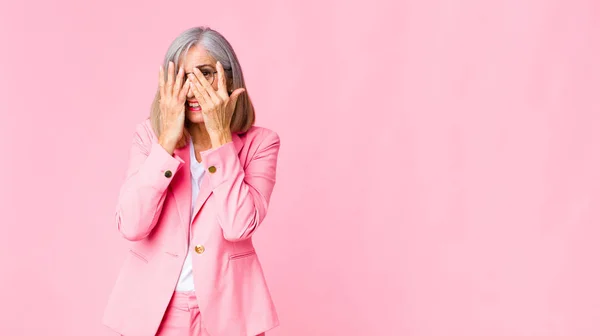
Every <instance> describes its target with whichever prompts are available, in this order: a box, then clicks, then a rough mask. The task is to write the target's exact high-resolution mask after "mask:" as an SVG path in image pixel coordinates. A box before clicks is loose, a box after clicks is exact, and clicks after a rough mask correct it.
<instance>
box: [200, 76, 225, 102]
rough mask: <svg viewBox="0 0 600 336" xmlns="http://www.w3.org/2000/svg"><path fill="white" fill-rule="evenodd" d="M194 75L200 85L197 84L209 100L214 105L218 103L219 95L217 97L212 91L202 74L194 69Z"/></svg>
mask: <svg viewBox="0 0 600 336" xmlns="http://www.w3.org/2000/svg"><path fill="white" fill-rule="evenodd" d="M194 74H195V75H196V78H197V79H198V80H199V81H200V83H199V84H200V86H201V87H203V88H204V90H205V91H206V93H207V94H208V96H209V97H210V98H211V100H212V101H213V102H214V103H218V102H219V99H220V98H219V95H217V93H216V92H215V90H214V89H213V87H212V85H211V84H210V83H209V82H208V81H207V80H206V78H204V75H203V74H202V72H200V70H198V69H197V68H195V69H194Z"/></svg>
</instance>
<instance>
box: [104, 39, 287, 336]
mask: <svg viewBox="0 0 600 336" xmlns="http://www.w3.org/2000/svg"><path fill="white" fill-rule="evenodd" d="M253 124H254V109H253V107H252V103H251V101H250V98H249V96H248V93H247V91H246V90H245V84H244V77H243V75H242V70H241V67H240V64H239V62H238V59H237V57H236V55H235V53H234V51H233V49H232V47H231V45H230V44H229V43H228V42H227V40H226V39H225V38H224V37H223V36H222V35H221V34H219V33H218V32H216V31H214V30H211V29H209V28H203V27H198V28H192V29H189V30H187V31H185V32H183V33H182V34H181V35H180V36H178V37H177V38H176V39H175V41H173V43H172V44H171V46H170V47H169V50H168V51H167V54H166V57H165V60H164V66H161V67H160V74H159V89H158V91H157V94H156V97H155V99H154V102H153V104H152V111H151V114H150V118H149V119H147V120H146V121H144V122H142V123H140V124H139V125H137V128H136V132H135V136H134V138H133V143H132V145H131V151H130V159H129V166H128V169H127V173H126V176H127V177H126V179H125V182H124V183H123V185H122V187H121V189H120V193H119V197H118V205H117V211H116V221H117V225H118V229H119V231H120V232H121V234H122V235H123V236H124V237H125V238H126V239H128V240H130V241H131V242H132V244H131V248H130V250H129V253H128V254H127V257H126V259H125V261H124V265H123V266H122V268H121V271H120V274H119V277H118V279H117V281H116V284H115V287H114V288H113V291H112V293H111V295H110V298H109V302H108V306H107V308H106V311H105V314H104V318H103V322H104V324H105V325H107V326H108V327H110V328H112V329H113V330H114V331H116V332H118V333H119V334H121V335H125V336H149V335H165V336H166V335H169V336H170V335H194V336H196V335H201V336H205V335H211V336H240V335H244V336H246V335H248V336H249V335H252V336H254V335H262V334H263V333H264V332H265V331H267V330H269V329H271V328H273V327H275V326H277V325H278V323H279V322H278V318H277V313H276V311H275V308H274V306H273V302H272V301H271V296H270V294H269V290H268V288H267V284H266V282H265V279H264V276H263V272H262V268H261V265H260V263H259V260H258V257H257V255H256V252H255V250H254V247H253V245H252V235H253V234H254V233H255V232H256V229H257V228H258V226H259V225H260V224H261V222H262V221H263V220H264V218H265V215H266V213H267V208H268V205H269V199H270V197H271V192H272V191H273V187H274V185H275V171H276V165H277V155H278V152H279V137H278V135H277V133H275V132H273V131H271V130H268V129H266V128H260V127H255V126H253Z"/></svg>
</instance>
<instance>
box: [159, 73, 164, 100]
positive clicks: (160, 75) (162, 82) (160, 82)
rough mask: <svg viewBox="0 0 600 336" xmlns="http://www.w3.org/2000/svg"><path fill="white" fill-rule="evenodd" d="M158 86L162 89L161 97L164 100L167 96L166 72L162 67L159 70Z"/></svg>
mask: <svg viewBox="0 0 600 336" xmlns="http://www.w3.org/2000/svg"><path fill="white" fill-rule="evenodd" d="M158 86H159V88H160V97H161V98H163V97H164V96H165V70H164V69H163V66H162V65H161V66H160V68H159V70H158Z"/></svg>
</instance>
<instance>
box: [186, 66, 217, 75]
mask: <svg viewBox="0 0 600 336" xmlns="http://www.w3.org/2000/svg"><path fill="white" fill-rule="evenodd" d="M202 67H211V68H212V69H215V67H214V66H212V64H200V65H196V66H195V67H194V68H197V69H198V70H202V69H200V68H202ZM185 74H186V75H189V74H191V72H186V73H185Z"/></svg>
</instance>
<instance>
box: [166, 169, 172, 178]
mask: <svg viewBox="0 0 600 336" xmlns="http://www.w3.org/2000/svg"><path fill="white" fill-rule="evenodd" d="M171 176H173V173H172V172H171V171H170V170H167V171H166V172H165V177H166V178H170V177H171Z"/></svg>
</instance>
